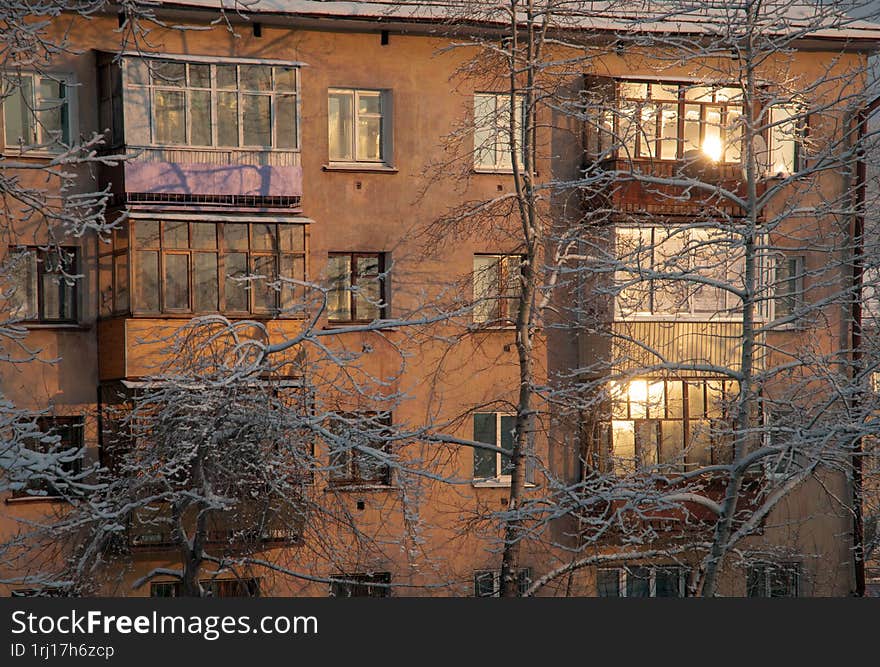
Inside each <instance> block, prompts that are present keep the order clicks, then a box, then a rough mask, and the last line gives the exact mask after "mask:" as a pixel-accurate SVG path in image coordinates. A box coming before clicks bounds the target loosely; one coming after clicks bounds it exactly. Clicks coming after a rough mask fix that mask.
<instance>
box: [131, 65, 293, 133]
mask: <svg viewBox="0 0 880 667" xmlns="http://www.w3.org/2000/svg"><path fill="white" fill-rule="evenodd" d="M298 90H299V76H298V70H297V68H296V67H293V66H279V65H260V64H235V63H228V64H227V63H218V64H213V63H193V62H180V61H173V60H158V59H136V58H127V59H126V60H125V93H126V98H127V100H126V113H128V112H129V111H131V112H132V118H126V123H127V124H128V123H129V122H130V121H132V125H138V124H139V123H138V121H137V120H136V119H135V118H134V115H135V114H144V113H146V114H147V115H148V117H149V119H150V120H151V122H150V123H149V127H150V132H149V140H148V141H149V143H151V144H153V145H182V146H223V147H238V146H241V147H254V148H284V149H294V148H296V147H297V132H298V128H297V118H298V111H297V94H298Z"/></svg>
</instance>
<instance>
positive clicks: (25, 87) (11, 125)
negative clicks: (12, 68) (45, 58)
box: [3, 76, 35, 146]
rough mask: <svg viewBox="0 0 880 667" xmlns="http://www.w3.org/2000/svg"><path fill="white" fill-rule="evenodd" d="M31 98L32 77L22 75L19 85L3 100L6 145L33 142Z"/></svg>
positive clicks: (32, 93) (32, 90) (32, 94)
mask: <svg viewBox="0 0 880 667" xmlns="http://www.w3.org/2000/svg"><path fill="white" fill-rule="evenodd" d="M33 100H34V89H33V79H32V78H31V77H29V76H24V77H22V78H21V79H20V86H19V87H17V88H14V89H13V90H11V91H10V95H9V97H7V98H6V99H4V100H3V114H4V120H5V122H6V145H7V146H17V145H18V144H19V143H21V142H23V143H25V144H30V143H33V142H34V140H35V137H34V128H33V122H32V120H33V104H34V101H33Z"/></svg>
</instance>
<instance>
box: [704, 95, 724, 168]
mask: <svg viewBox="0 0 880 667" xmlns="http://www.w3.org/2000/svg"><path fill="white" fill-rule="evenodd" d="M705 112H706V117H705V122H704V123H703V144H702V146H701V148H702V150H703V153H704V154H705V155H706V156H707V157H708V158H710V159H711V160H713V161H715V162H717V161H719V160H721V158H722V157H723V155H724V144H723V142H722V138H721V108H720V107H706V108H705Z"/></svg>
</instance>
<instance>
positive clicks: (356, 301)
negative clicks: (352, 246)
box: [327, 252, 385, 322]
mask: <svg viewBox="0 0 880 667" xmlns="http://www.w3.org/2000/svg"><path fill="white" fill-rule="evenodd" d="M328 273H329V278H330V292H329V293H328V294H327V319H328V320H329V321H330V322H372V321H373V320H377V319H382V318H384V317H385V279H384V274H385V257H384V255H383V254H382V253H362V252H355V253H338V252H334V253H330V258H329V261H328Z"/></svg>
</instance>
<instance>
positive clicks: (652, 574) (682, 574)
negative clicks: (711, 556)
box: [596, 565, 688, 598]
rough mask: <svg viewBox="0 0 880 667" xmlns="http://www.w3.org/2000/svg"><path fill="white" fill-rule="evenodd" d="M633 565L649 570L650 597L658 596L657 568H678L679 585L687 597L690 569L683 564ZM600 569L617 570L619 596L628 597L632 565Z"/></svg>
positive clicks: (602, 569)
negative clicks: (628, 578)
mask: <svg viewBox="0 0 880 667" xmlns="http://www.w3.org/2000/svg"><path fill="white" fill-rule="evenodd" d="M633 567H644V568H647V569H648V570H649V574H648V577H649V580H648V582H649V583H648V590H649V592H648V597H652V598H655V597H657V570H677V571H678V586H679V590H680V591H681V593H682V596H681V597H687V579H688V570H687V568H685V567H682V566H681V565H634V566H633ZM597 569H598V570H600V571H614V570H616V571H617V575H618V585H617V590H618V591H619V593H620V594H619V595H618V597H622V598H625V597H628V596H627V590H626V584H627V577H628V576H629V575H630V567H629V566H626V565H623V566H620V567H600V568H597ZM598 592H599V591H598V576H597V582H596V594H597V595H598Z"/></svg>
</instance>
